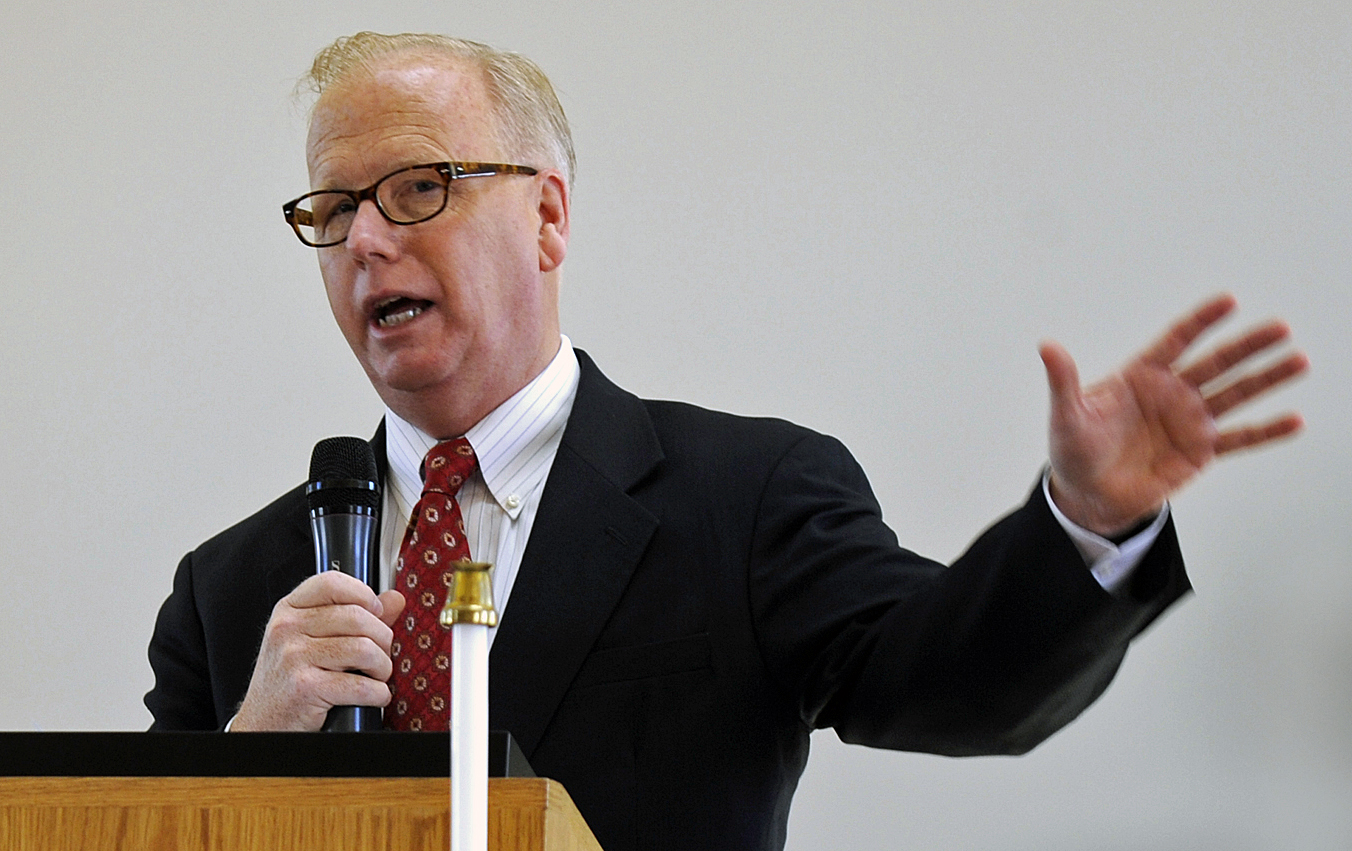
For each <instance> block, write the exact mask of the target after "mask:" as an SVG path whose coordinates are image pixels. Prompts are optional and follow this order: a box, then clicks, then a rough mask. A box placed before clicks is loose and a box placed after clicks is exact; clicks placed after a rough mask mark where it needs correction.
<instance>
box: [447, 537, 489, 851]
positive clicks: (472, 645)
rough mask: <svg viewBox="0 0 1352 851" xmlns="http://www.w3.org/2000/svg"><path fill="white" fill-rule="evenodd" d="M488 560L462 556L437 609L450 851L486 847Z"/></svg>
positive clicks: (482, 850)
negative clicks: (445, 691)
mask: <svg viewBox="0 0 1352 851" xmlns="http://www.w3.org/2000/svg"><path fill="white" fill-rule="evenodd" d="M492 567H493V566H492V565H491V564H486V563H484V562H474V561H462V562H458V563H457V564H456V565H455V581H454V583H453V584H452V587H451V592H450V594H448V595H447V597H446V605H445V607H444V608H442V610H441V618H440V621H441V625H442V626H443V627H447V628H449V629H450V630H451V725H450V726H451V851H488V628H489V627H492V626H497V623H498V613H497V610H496V609H494V608H493V583H492V581H491V578H490V576H491V574H490V573H489V571H490V570H491V569H492Z"/></svg>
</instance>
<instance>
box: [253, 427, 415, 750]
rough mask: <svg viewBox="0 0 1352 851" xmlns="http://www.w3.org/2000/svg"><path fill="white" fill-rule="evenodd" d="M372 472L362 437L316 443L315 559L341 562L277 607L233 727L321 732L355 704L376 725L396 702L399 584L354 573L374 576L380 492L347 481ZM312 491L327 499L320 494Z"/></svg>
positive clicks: (312, 502) (313, 478)
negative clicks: (389, 587) (382, 586)
mask: <svg viewBox="0 0 1352 851" xmlns="http://www.w3.org/2000/svg"><path fill="white" fill-rule="evenodd" d="M330 441H345V442H346V441H354V442H356V443H360V444H361V449H364V450H365V453H364V455H363V453H362V452H361V450H360V449H357V448H356V446H355V443H349V444H347V445H346V446H336V447H335V446H334V445H331V444H330ZM326 444H329V445H328V446H326ZM321 449H323V453H322V457H321ZM335 450H336V452H335ZM367 459H369V460H370V466H369V467H368V466H367V464H366V460H367ZM375 479H376V476H375V462H374V459H373V458H371V455H370V447H369V445H367V444H366V442H365V441H361V440H359V439H358V438H330V439H329V440H326V441H321V442H320V443H319V444H318V445H317V446H316V447H315V455H314V457H312V458H311V483H310V486H309V487H307V491H308V492H309V493H308V496H309V498H310V508H311V512H310V513H311V529H312V532H313V535H314V543H315V555H316V565H317V566H319V565H323V566H324V567H325V568H332V567H333V563H334V562H335V561H336V562H337V563H338V569H336V570H335V569H321V572H319V573H318V574H317V575H315V576H312V577H310V578H309V579H307V580H305V581H304V582H302V583H301V584H300V585H298V586H296V588H295V590H293V591H292V592H291V593H290V594H288V595H287V596H286V597H284V598H282V599H281V600H280V601H279V602H278V603H277V605H276V606H275V607H274V608H273V611H272V616H271V617H270V618H269V620H268V625H267V628H266V629H265V630H264V633H263V642H262V646H261V648H260V649H259V653H258V661H257V663H256V664H255V666H254V673H253V677H252V678H251V680H250V682H249V689H248V691H247V693H246V694H245V697H244V702H243V703H242V704H241V705H240V708H239V711H238V713H237V714H236V715H235V719H234V721H233V722H232V724H231V728H230V729H231V730H232V731H239V732H244V731H249V730H298V731H303V730H319V729H320V728H321V727H324V726H325V721H326V718H327V717H328V716H329V715H330V710H331V709H333V708H334V707H347V708H346V709H344V710H342V711H339V712H335V713H334V714H335V716H336V717H342V716H343V715H352V716H358V717H359V716H360V715H361V714H362V713H361V712H354V711H353V710H352V708H355V707H370V709H369V710H368V712H367V714H368V715H370V714H374V723H375V727H376V728H378V727H379V726H380V720H379V719H380V711H379V709H376V708H375V707H381V706H384V705H385V704H387V703H388V702H389V699H390V692H389V688H388V687H387V686H386V685H385V682H386V680H388V679H389V676H390V673H391V671H392V666H391V663H390V642H391V640H392V639H393V637H394V634H393V631H392V630H391V625H392V624H393V623H394V622H395V619H396V618H398V617H399V615H400V613H401V612H402V611H403V608H404V598H403V596H402V595H400V594H399V592H398V591H386V592H385V593H384V594H380V595H377V594H376V592H375V591H374V590H373V589H372V588H371V587H370V585H368V584H367V583H366V582H365V581H363V579H362V578H358V574H360V575H361V576H362V577H363V578H370V579H371V580H372V581H374V577H375V575H376V565H377V564H378V558H377V555H376V551H375V543H374V529H375V528H376V525H377V524H378V520H379V518H378V514H379V498H380V497H379V490H378V489H375V490H371V489H369V488H367V487H366V486H365V484H359V485H356V486H344V485H343V483H349V484H350V483H352V482H372V483H374V482H375ZM316 483H319V484H320V486H319V487H315V485H316ZM326 483H327V484H326ZM325 492H327V493H325ZM354 492H367V493H369V494H373V496H360V494H358V493H354ZM316 493H321V494H324V496H323V497H322V498H319V499H316V498H315V494H316ZM368 509H370V510H371V513H366V512H367V510H368ZM326 518H327V519H326ZM358 518H365V519H358ZM367 521H369V523H368V522H367ZM367 526H369V527H370V538H369V539H368V538H367V537H366V534H367V532H366V527H367ZM362 571H365V572H364V573H363V572H362ZM367 720H368V722H369V720H370V719H369V718H368V719H367ZM338 723H343V722H338ZM352 723H353V724H360V723H361V722H360V721H354V722H352ZM346 729H366V728H365V727H358V726H347V727H346Z"/></svg>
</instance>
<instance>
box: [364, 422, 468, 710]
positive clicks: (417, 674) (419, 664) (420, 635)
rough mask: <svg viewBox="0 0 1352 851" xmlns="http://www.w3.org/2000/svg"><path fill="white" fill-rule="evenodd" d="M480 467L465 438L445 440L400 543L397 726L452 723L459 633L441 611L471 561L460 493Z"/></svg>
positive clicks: (431, 455)
mask: <svg viewBox="0 0 1352 851" xmlns="http://www.w3.org/2000/svg"><path fill="white" fill-rule="evenodd" d="M478 465H479V459H478V458H476V457H474V449H473V447H471V446H470V445H469V441H467V440H465V439H464V438H463V437H458V438H456V439H455V440H448V441H444V442H442V443H438V444H437V445H436V446H433V447H432V448H431V449H430V450H428V452H427V457H426V458H425V459H423V492H422V497H421V498H420V499H419V500H418V504H417V505H415V506H414V507H413V514H412V516H410V517H409V521H408V529H407V530H406V531H405V532H404V542H403V544H402V545H401V546H400V547H399V569H398V571H397V572H396V573H395V577H394V587H396V588H398V589H399V592H400V593H401V594H403V595H404V600H405V601H407V605H406V606H405V607H404V616H403V620H402V621H401V622H400V623H397V624H395V625H394V642H393V643H392V644H391V646H390V657H391V658H392V659H393V660H394V675H393V676H391V677H390V692H391V694H392V696H391V699H390V706H389V709H387V710H386V712H385V726H386V727H389V728H391V729H393V730H414V731H417V730H429V731H444V730H446V729H448V728H449V723H448V715H449V713H448V711H447V708H446V701H447V696H448V695H449V694H450V692H451V633H450V630H447V629H443V628H442V626H441V624H440V620H439V619H440V617H441V608H442V605H443V604H444V603H445V600H446V592H447V589H449V588H450V587H451V583H452V581H453V580H454V574H455V568H454V565H455V562H457V561H467V560H468V559H469V544H468V543H467V542H466V541H465V521H464V519H463V518H461V516H460V506H459V504H457V503H456V501H455V494H456V492H457V491H459V490H460V486H461V485H462V484H464V483H465V480H466V479H468V478H469V477H470V476H471V475H472V474H473V473H474V468H475V467H477V466H478Z"/></svg>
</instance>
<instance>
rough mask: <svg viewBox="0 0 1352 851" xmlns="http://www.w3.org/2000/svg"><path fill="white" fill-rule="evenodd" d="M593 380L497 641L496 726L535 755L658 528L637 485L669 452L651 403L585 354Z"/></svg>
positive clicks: (583, 385) (492, 672)
mask: <svg viewBox="0 0 1352 851" xmlns="http://www.w3.org/2000/svg"><path fill="white" fill-rule="evenodd" d="M577 354H578V361H579V363H580V365H581V367H582V376H581V379H580V381H579V384H578V391H577V398H576V399H575V400H574V402H573V410H572V412H571V414H570V415H569V417H568V425H567V427H566V429H565V431H564V435H563V441H562V443H561V445H560V446H559V452H558V455H557V457H556V458H555V460H554V465H553V467H551V468H550V472H549V479H548V481H547V482H546V484H545V491H544V494H543V496H542V498H541V501H540V510H539V513H538V514H537V515H536V518H535V525H534V527H533V529H532V531H531V537H530V541H529V542H528V543H527V545H526V552H525V555H524V556H523V558H522V561H521V569H520V571H519V572H518V573H517V577H516V582H515V584H514V585H513V587H512V594H511V598H510V600H509V601H508V605H507V609H506V611H504V612H503V615H502V626H501V627H499V629H498V634H497V636H496V637H495V638H494V639H493V651H492V657H491V664H490V667H489V706H490V723H491V725H492V726H493V728H494V729H502V730H508V731H510V732H511V733H512V735H513V736H515V737H516V739H517V741H518V742H519V743H520V744H521V748H522V750H523V751H524V752H525V754H526V755H527V757H529V756H530V755H531V754H532V752H533V751H534V749H535V746H536V745H537V744H538V743H539V741H540V737H541V736H542V735H543V734H544V731H545V728H546V727H547V726H548V725H549V721H550V719H551V718H552V717H553V715H554V712H555V710H556V709H557V708H558V706H559V703H560V702H561V701H562V700H563V697H564V695H565V694H566V693H567V690H568V686H569V684H570V683H571V682H572V680H573V677H574V676H575V675H576V674H577V671H578V668H579V667H581V665H582V662H583V661H584V660H585V659H586V658H587V654H588V652H589V651H590V650H591V647H592V644H593V643H594V642H595V641H596V638H597V636H599V635H600V633H601V630H602V628H603V627H604V625H605V623H606V621H607V619H608V618H609V617H610V613H611V611H612V610H613V609H614V608H615V605H616V603H618V601H619V599H620V596H621V594H623V592H624V589H625V587H626V586H627V585H628V583H629V578H630V576H631V575H632V574H633V571H634V568H635V567H636V566H637V565H638V562H639V559H640V558H642V556H643V552H644V550H645V549H646V547H647V545H648V541H649V540H650V539H651V537H652V534H653V532H654V531H655V530H656V529H657V522H658V521H657V518H656V517H654V516H653V515H652V514H651V513H650V512H649V511H648V510H647V509H646V508H644V507H643V506H641V505H640V504H639V503H638V502H636V501H635V500H634V499H632V498H631V497H630V496H629V494H628V490H629V488H631V487H632V486H633V485H634V484H636V483H637V482H638V481H639V480H640V479H642V478H643V477H644V476H645V475H647V474H648V473H649V472H650V471H651V470H652V469H653V467H654V466H656V465H657V463H658V462H659V461H661V458H662V451H661V448H660V446H659V444H658V442H657V436H656V433H655V432H654V430H653V426H652V422H651V421H650V420H649V418H648V414H647V410H646V409H645V408H644V406H643V403H642V402H641V401H639V400H638V398H637V397H635V396H633V395H632V394H629V393H626V392H625V391H623V390H621V389H620V388H618V387H616V386H615V385H614V384H612V383H610V381H609V380H607V379H606V378H605V376H603V375H601V373H600V371H599V370H598V369H597V368H596V365H595V364H594V363H592V361H591V359H590V358H589V357H587V355H586V354H585V353H583V352H581V351H579V352H578V353H577Z"/></svg>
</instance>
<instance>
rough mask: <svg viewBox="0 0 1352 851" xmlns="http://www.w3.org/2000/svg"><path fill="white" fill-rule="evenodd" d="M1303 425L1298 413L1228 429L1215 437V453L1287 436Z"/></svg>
mask: <svg viewBox="0 0 1352 851" xmlns="http://www.w3.org/2000/svg"><path fill="white" fill-rule="evenodd" d="M1304 425H1305V421H1304V420H1303V419H1301V417H1300V415H1299V414H1287V415H1286V416H1284V417H1279V418H1277V419H1275V420H1272V421H1271V422H1267V423H1264V424H1262V425H1254V426H1244V427H1241V428H1234V429H1228V430H1226V431H1223V432H1221V433H1220V434H1219V435H1217V437H1216V454H1217V455H1223V454H1225V453H1227V452H1234V451H1235V450H1237V449H1250V448H1252V447H1255V446H1261V445H1262V444H1264V443H1269V442H1271V441H1273V440H1280V439H1281V438H1283V437H1289V436H1290V435H1293V434H1295V433H1296V432H1298V431H1300V429H1301V428H1302V427H1303V426H1304Z"/></svg>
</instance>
